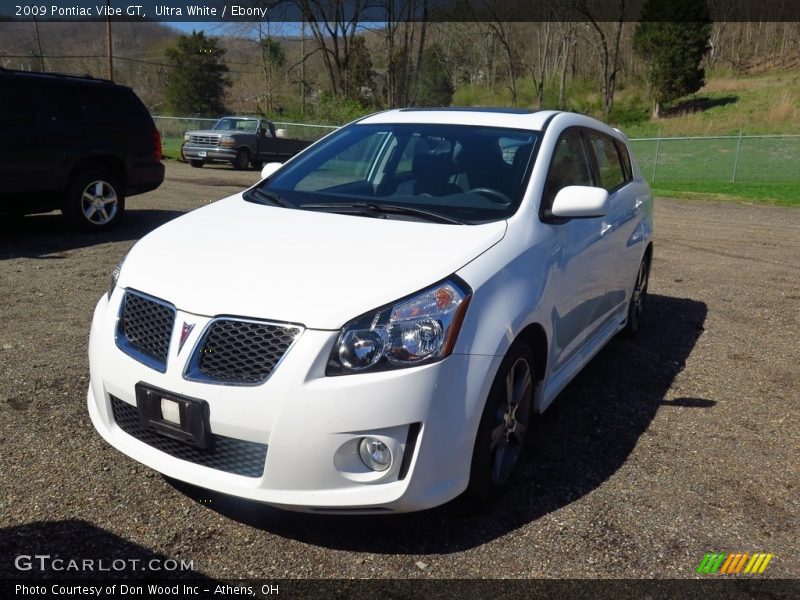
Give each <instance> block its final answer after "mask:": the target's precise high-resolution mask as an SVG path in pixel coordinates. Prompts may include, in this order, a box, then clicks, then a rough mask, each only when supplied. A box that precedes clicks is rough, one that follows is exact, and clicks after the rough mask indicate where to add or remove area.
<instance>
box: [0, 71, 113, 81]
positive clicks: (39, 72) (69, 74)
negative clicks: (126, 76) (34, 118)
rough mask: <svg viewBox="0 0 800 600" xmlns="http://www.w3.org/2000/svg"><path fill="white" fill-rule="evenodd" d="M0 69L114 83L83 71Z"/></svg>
mask: <svg viewBox="0 0 800 600" xmlns="http://www.w3.org/2000/svg"><path fill="white" fill-rule="evenodd" d="M0 71H4V72H6V73H12V74H20V75H33V76H39V77H55V78H64V79H80V80H88V81H97V82H101V83H114V82H113V81H112V80H111V79H103V78H102V77H94V76H93V75H89V74H88V73H85V74H83V75H80V74H77V73H58V72H55V71H24V70H22V69H6V68H5V67H0Z"/></svg>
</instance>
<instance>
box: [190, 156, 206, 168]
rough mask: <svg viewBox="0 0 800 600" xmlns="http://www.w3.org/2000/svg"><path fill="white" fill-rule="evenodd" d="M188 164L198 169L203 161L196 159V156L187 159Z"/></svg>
mask: <svg viewBox="0 0 800 600" xmlns="http://www.w3.org/2000/svg"><path fill="white" fill-rule="evenodd" d="M189 164H190V165H192V166H193V167H194V168H195V169H199V168H200V167H202V166H203V165H204V164H205V162H204V161H203V160H198V159H196V158H193V159H191V160H190V161H189Z"/></svg>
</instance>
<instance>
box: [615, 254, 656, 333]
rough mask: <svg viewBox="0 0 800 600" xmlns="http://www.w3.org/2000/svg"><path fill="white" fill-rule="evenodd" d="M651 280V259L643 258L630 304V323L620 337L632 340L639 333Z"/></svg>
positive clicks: (628, 322) (626, 324)
mask: <svg viewBox="0 0 800 600" xmlns="http://www.w3.org/2000/svg"><path fill="white" fill-rule="evenodd" d="M649 280H650V259H649V257H648V256H647V255H645V256H644V258H642V262H641V263H640V264H639V270H638V271H637V272H636V283H634V285H633V293H632V294H631V301H630V303H629V304H628V321H627V323H625V328H624V329H623V330H622V331H620V336H621V337H624V338H632V337H634V336H635V335H636V334H637V333H638V332H639V327H640V326H641V324H642V315H643V314H644V305H645V301H646V300H647V283H648V282H649Z"/></svg>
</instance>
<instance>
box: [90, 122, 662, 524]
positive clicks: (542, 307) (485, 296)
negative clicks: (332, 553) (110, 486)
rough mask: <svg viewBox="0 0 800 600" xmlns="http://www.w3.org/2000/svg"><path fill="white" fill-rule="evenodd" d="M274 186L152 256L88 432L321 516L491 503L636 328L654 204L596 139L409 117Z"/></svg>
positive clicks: (608, 145)
mask: <svg viewBox="0 0 800 600" xmlns="http://www.w3.org/2000/svg"><path fill="white" fill-rule="evenodd" d="M262 176H263V180H262V181H260V182H259V183H258V184H256V185H255V186H253V187H252V188H250V189H248V190H246V191H245V192H243V193H239V194H236V195H234V196H231V197H229V198H226V199H224V200H220V201H218V202H215V203H214V204H211V205H210V206H206V207H203V208H200V209H198V210H195V211H193V212H191V213H189V214H187V215H184V216H182V217H180V218H178V219H175V220H174V221H171V222H169V223H167V224H165V225H163V226H161V227H159V228H158V229H156V230H155V231H153V232H151V233H150V234H148V235H147V236H145V237H144V238H142V239H141V240H140V241H139V242H138V243H137V244H136V245H135V246H134V247H133V249H132V250H131V251H130V252H129V253H128V255H127V257H126V258H125V260H124V263H121V264H120V265H119V267H118V268H117V269H115V271H114V274H113V281H112V285H111V288H110V289H109V291H108V294H107V295H104V296H103V297H102V298H101V299H100V302H99V303H98V304H97V308H96V309H95V313H94V320H93V322H92V331H91V338H90V343H89V359H90V360H89V362H90V370H91V383H90V385H89V391H88V405H89V414H90V415H91V419H92V422H93V424H94V426H95V427H96V428H97V431H98V432H99V433H100V435H101V436H103V438H104V439H105V440H106V441H108V442H109V443H110V444H111V445H113V446H114V447H115V448H117V449H118V450H120V451H121V452H124V453H125V454H127V455H128V456H131V457H133V458H134V459H136V460H138V461H140V462H142V463H144V464H145V465H147V466H149V467H151V468H153V469H156V470H157V471H160V472H161V473H163V474H165V475H167V476H169V477H173V478H175V479H180V480H183V481H187V482H190V483H192V484H195V485H198V486H201V487H204V488H208V489H212V490H217V491H219V492H223V493H226V494H232V495H235V496H240V497H243V498H249V499H252V500H257V501H260V502H265V503H268V504H271V505H274V506H279V507H284V508H290V509H295V510H308V511H318V512H357V513H367V512H389V511H398V512H399V511H413V510H420V509H425V508H428V507H432V506H436V505H439V504H442V503H444V502H447V501H448V500H450V499H452V498H454V497H456V496H458V495H459V494H461V493H462V492H464V491H465V490H469V491H470V492H471V493H473V494H474V495H476V496H478V497H481V498H491V497H493V496H494V495H496V494H497V493H498V492H500V491H501V490H502V489H503V488H505V487H506V486H508V485H509V483H510V482H512V481H513V474H514V471H515V469H516V467H517V466H518V463H519V462H520V456H521V453H522V449H523V447H524V443H525V441H526V437H527V436H526V434H527V432H528V428H529V426H530V424H531V418H532V416H533V415H534V414H535V413H540V412H542V411H543V410H545V409H546V408H547V406H548V405H549V404H550V403H551V402H552V401H553V399H554V398H555V397H556V396H557V395H558V393H559V392H560V391H561V390H562V389H563V388H564V386H566V385H567V383H568V382H569V381H570V380H571V379H572V378H573V377H574V376H575V375H576V374H577V373H578V372H579V371H580V370H581V368H582V367H583V366H584V365H586V363H587V362H589V360H591V358H592V357H593V356H594V355H595V354H596V353H597V352H598V351H599V350H600V349H601V348H602V347H603V345H604V344H606V342H608V341H609V340H610V339H611V338H612V337H614V336H615V335H616V334H620V333H621V334H623V335H631V334H634V333H635V332H636V331H637V329H638V328H639V324H640V322H641V317H642V308H643V304H644V300H645V297H646V293H647V282H648V274H649V272H650V263H651V259H652V242H651V238H652V206H653V204H652V195H651V193H650V190H649V188H648V186H647V184H646V183H645V181H644V180H643V178H642V176H641V174H640V172H639V169H638V167H637V166H636V163H635V162H634V160H633V159H632V157H631V153H630V150H629V148H628V144H627V142H626V139H625V137H624V136H623V135H622V134H621V133H619V132H618V131H617V130H615V129H612V128H610V127H607V126H606V125H604V124H602V123H600V122H599V121H596V120H594V119H591V118H589V117H585V116H581V115H576V114H572V113H564V112H552V111H538V112H533V111H525V110H504V109H401V110H392V111H387V112H382V113H378V114H375V115H372V116H369V117H366V118H363V119H361V120H359V121H356V122H354V123H351V124H350V125H348V126H346V127H343V128H341V129H339V130H337V131H336V132H334V133H332V134H330V135H328V136H327V137H325V138H324V139H322V140H320V141H319V142H317V143H316V144H314V145H313V146H311V147H310V148H308V149H307V150H305V151H303V152H302V153H300V154H298V155H297V156H296V157H294V158H292V159H291V160H290V161H288V162H287V163H286V164H284V165H278V164H276V163H271V164H268V165H266V166H265V167H264V170H263V171H262Z"/></svg>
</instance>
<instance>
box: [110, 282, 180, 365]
mask: <svg viewBox="0 0 800 600" xmlns="http://www.w3.org/2000/svg"><path fill="white" fill-rule="evenodd" d="M174 326H175V307H174V306H172V305H171V304H169V303H167V302H165V301H163V300H159V299H157V298H151V297H150V296H145V295H144V294H140V293H138V292H134V291H132V290H128V291H126V292H125V297H124V298H123V300H122V309H121V310H120V315H119V324H118V329H117V346H119V348H120V349H121V350H122V351H123V352H125V353H127V354H129V355H130V356H133V357H134V358H135V359H137V360H139V361H140V362H143V363H145V364H146V365H148V366H150V367H152V368H154V369H157V370H159V371H161V372H164V371H165V370H166V366H167V354H168V352H169V341H170V338H171V337H172V329H173V327H174Z"/></svg>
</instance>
